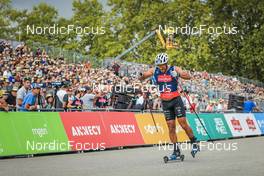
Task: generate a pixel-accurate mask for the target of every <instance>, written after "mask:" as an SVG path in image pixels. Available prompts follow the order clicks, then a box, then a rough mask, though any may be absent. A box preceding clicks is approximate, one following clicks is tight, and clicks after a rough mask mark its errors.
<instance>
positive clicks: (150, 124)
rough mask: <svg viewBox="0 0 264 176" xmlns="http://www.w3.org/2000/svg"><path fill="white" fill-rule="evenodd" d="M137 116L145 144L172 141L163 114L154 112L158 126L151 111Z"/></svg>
mask: <svg viewBox="0 0 264 176" xmlns="http://www.w3.org/2000/svg"><path fill="white" fill-rule="evenodd" d="M135 116H136V120H137V124H138V127H139V129H140V132H141V134H142V137H143V139H144V142H145V144H159V143H168V142H170V138H169V130H168V127H167V123H166V120H165V118H164V116H163V114H153V117H154V120H155V122H156V126H155V124H154V121H153V119H152V117H151V114H149V113H145V114H135Z"/></svg>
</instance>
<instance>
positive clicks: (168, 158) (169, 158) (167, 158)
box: [163, 152, 184, 163]
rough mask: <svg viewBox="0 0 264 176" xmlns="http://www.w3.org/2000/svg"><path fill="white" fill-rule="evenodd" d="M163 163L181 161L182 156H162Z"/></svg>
mask: <svg viewBox="0 0 264 176" xmlns="http://www.w3.org/2000/svg"><path fill="white" fill-rule="evenodd" d="M163 160H164V163H168V162H169V161H177V160H179V161H183V160H184V155H181V153H180V152H173V154H171V155H170V156H164V157H163Z"/></svg>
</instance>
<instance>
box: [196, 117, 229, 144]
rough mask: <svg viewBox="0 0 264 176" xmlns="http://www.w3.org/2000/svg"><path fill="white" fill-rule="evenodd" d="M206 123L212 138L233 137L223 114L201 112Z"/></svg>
mask: <svg viewBox="0 0 264 176" xmlns="http://www.w3.org/2000/svg"><path fill="white" fill-rule="evenodd" d="M199 117H200V118H202V119H203V121H204V122H205V125H206V129H207V131H208V133H209V135H210V137H211V138H212V139H225V138H231V137H232V133H231V131H230V129H229V127H228V125H227V122H226V120H225V118H224V115H223V114H212V113H208V114H199Z"/></svg>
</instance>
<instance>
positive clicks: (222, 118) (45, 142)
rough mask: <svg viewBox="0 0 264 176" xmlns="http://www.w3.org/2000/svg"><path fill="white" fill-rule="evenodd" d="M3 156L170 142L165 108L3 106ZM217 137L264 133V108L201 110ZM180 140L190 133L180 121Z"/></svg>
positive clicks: (194, 124) (197, 126)
mask: <svg viewBox="0 0 264 176" xmlns="http://www.w3.org/2000/svg"><path fill="white" fill-rule="evenodd" d="M0 117H1V118H0V157H5V156H16V155H30V154H42V153H58V152H70V151H86V150H104V149H106V148H112V147H124V146H142V145H150V144H161V143H162V144H164V143H168V142H169V141H170V140H169V136H168V128H167V125H166V121H165V118H164V116H163V114H161V113H155V114H154V119H155V122H156V125H157V129H158V131H157V130H156V127H155V125H154V122H153V120H152V117H151V114H150V113H134V112H42V113H39V112H9V113H4V112H0ZM200 118H201V121H202V123H203V124H204V126H205V127H206V129H207V131H208V132H209V133H210V136H211V137H212V139H213V140H217V139H229V138H234V137H243V136H255V135H262V134H264V113H254V114H245V113H229V114H219V113H218V114H200ZM187 120H188V123H189V124H190V126H191V128H192V129H193V131H194V134H195V136H196V137H197V138H198V140H199V141H207V140H208V135H207V134H206V132H205V130H204V129H203V127H202V125H201V123H200V121H199V120H198V119H197V117H196V116H195V115H194V114H187ZM176 124H177V125H176V133H177V137H178V139H179V141H180V142H184V141H189V138H188V136H187V135H186V134H185V132H184V131H183V129H182V128H181V127H180V125H179V124H178V122H177V123H176Z"/></svg>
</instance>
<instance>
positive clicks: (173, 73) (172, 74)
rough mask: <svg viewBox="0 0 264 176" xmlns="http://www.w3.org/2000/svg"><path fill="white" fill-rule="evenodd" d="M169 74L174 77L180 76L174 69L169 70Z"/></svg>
mask: <svg viewBox="0 0 264 176" xmlns="http://www.w3.org/2000/svg"><path fill="white" fill-rule="evenodd" d="M171 76H172V77H174V78H177V77H179V76H180V74H179V73H178V72H176V71H171Z"/></svg>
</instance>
